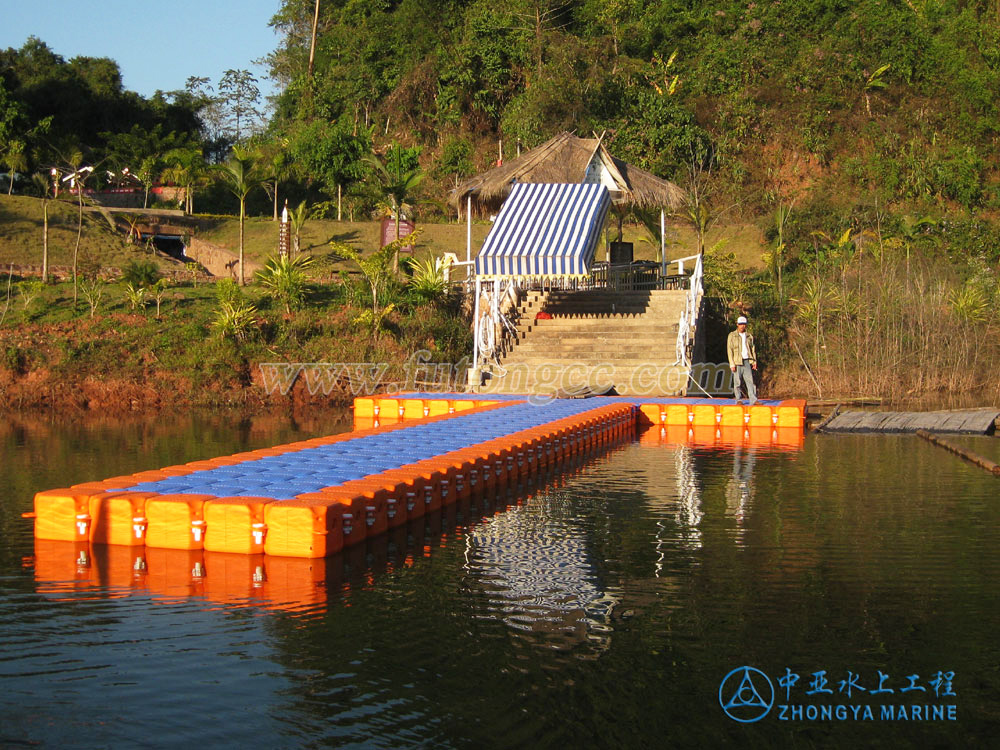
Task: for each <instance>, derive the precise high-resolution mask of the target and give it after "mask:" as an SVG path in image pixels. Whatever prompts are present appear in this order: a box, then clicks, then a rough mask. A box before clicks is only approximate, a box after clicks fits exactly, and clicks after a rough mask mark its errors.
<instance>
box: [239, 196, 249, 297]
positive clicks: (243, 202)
mask: <svg viewBox="0 0 1000 750" xmlns="http://www.w3.org/2000/svg"><path fill="white" fill-rule="evenodd" d="M245 206H246V199H245V198H240V286H246V284H247V282H246V277H245V276H244V275H243V215H244V213H243V210H244V208H245Z"/></svg>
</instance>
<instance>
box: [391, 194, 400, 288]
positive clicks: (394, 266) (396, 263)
mask: <svg viewBox="0 0 1000 750" xmlns="http://www.w3.org/2000/svg"><path fill="white" fill-rule="evenodd" d="M394 239H396V240H398V239H399V206H398V205H397V206H396V236H395V238H394ZM392 272H393V273H395V274H398V273H399V245H396V250H395V251H394V252H393V254H392Z"/></svg>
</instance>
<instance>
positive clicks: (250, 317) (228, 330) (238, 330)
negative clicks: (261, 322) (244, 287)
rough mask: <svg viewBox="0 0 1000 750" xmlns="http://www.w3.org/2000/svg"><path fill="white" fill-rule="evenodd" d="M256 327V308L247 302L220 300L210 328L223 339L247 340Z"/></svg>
mask: <svg viewBox="0 0 1000 750" xmlns="http://www.w3.org/2000/svg"><path fill="white" fill-rule="evenodd" d="M256 327H257V308H256V307H255V306H254V305H251V304H250V303H249V302H246V301H244V300H239V301H237V302H221V303H220V304H219V308H218V309H217V310H216V311H215V319H214V320H213V321H212V328H213V329H214V330H215V332H216V333H218V334H219V336H220V337H221V338H223V339H227V338H229V339H233V340H234V341H238V342H243V341H247V340H248V339H249V338H250V337H251V336H252V335H253V333H254V331H255V330H256Z"/></svg>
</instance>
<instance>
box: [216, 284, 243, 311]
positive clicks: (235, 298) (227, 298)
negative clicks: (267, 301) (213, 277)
mask: <svg viewBox="0 0 1000 750" xmlns="http://www.w3.org/2000/svg"><path fill="white" fill-rule="evenodd" d="M215 299H216V300H218V302H219V305H220V306H221V305H224V304H229V305H236V304H238V303H240V302H242V301H243V290H242V289H240V285H239V284H237V283H236V282H235V281H233V280H232V279H219V280H218V281H217V282H215Z"/></svg>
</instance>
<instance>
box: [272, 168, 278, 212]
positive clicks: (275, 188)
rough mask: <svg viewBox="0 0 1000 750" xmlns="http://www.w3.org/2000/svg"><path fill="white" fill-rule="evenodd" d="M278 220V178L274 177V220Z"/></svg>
mask: <svg viewBox="0 0 1000 750" xmlns="http://www.w3.org/2000/svg"><path fill="white" fill-rule="evenodd" d="M277 220H278V178H277V177H276V178H275V179H274V219H273V220H272V221H277Z"/></svg>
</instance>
